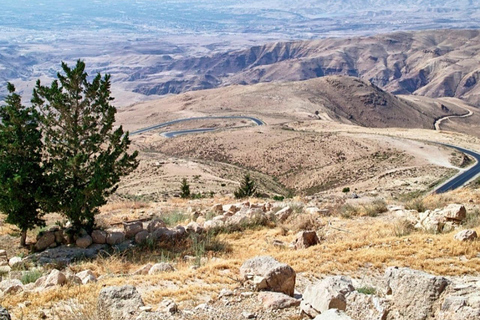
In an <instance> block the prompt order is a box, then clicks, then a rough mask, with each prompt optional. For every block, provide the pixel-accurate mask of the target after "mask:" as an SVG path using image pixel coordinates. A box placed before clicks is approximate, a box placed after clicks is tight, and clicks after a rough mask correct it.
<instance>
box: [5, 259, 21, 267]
mask: <svg viewBox="0 0 480 320" xmlns="http://www.w3.org/2000/svg"><path fill="white" fill-rule="evenodd" d="M21 264H22V258H20V257H12V258H10V260H8V265H9V266H10V267H12V268H15V267H17V266H19V265H21Z"/></svg>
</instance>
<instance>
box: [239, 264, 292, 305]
mask: <svg viewBox="0 0 480 320" xmlns="http://www.w3.org/2000/svg"><path fill="white" fill-rule="evenodd" d="M240 276H241V277H242V278H244V279H245V280H248V279H249V278H250V279H253V277H254V276H258V277H261V278H264V279H265V284H266V288H265V289H268V290H270V291H274V292H282V293H285V294H287V295H289V296H293V294H294V289H295V278H296V273H295V271H294V270H293V269H292V267H290V266H289V265H287V264H285V263H280V262H279V261H277V260H275V259H274V258H272V257H270V256H260V257H255V258H253V259H250V260H247V261H246V262H245V263H244V264H243V265H242V266H241V267H240ZM262 284H263V282H262ZM257 290H259V289H257Z"/></svg>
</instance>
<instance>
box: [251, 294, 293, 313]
mask: <svg viewBox="0 0 480 320" xmlns="http://www.w3.org/2000/svg"><path fill="white" fill-rule="evenodd" d="M258 300H259V301H261V302H262V304H263V307H264V308H265V309H268V310H278V309H285V308H290V307H297V306H299V305H300V300H298V299H295V298H292V297H290V296H287V295H286V294H283V293H280V292H260V293H259V294H258Z"/></svg>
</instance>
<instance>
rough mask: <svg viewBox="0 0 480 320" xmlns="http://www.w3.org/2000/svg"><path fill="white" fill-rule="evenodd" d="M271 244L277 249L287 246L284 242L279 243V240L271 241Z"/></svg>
mask: <svg viewBox="0 0 480 320" xmlns="http://www.w3.org/2000/svg"><path fill="white" fill-rule="evenodd" d="M272 244H273V246H274V247H278V248H285V247H286V246H287V245H286V244H285V242H283V241H280V240H278V239H275V240H273V243H272Z"/></svg>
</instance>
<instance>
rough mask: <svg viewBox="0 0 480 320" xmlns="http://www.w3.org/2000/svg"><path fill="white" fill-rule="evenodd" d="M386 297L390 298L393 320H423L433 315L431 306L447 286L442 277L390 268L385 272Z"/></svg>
mask: <svg viewBox="0 0 480 320" xmlns="http://www.w3.org/2000/svg"><path fill="white" fill-rule="evenodd" d="M385 282H386V287H387V295H391V296H392V307H393V311H392V313H391V316H392V318H393V319H397V318H400V319H402V318H403V319H412V320H425V319H428V318H430V317H431V316H432V315H433V310H432V309H433V305H434V304H435V302H436V301H437V299H438V298H439V297H440V295H441V294H442V292H443V291H444V290H445V288H446V287H447V286H448V284H449V281H448V280H447V279H445V278H443V277H437V276H433V275H431V274H428V273H425V272H422V271H417V270H412V269H409V268H397V267H390V268H388V269H387V270H386V271H385Z"/></svg>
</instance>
